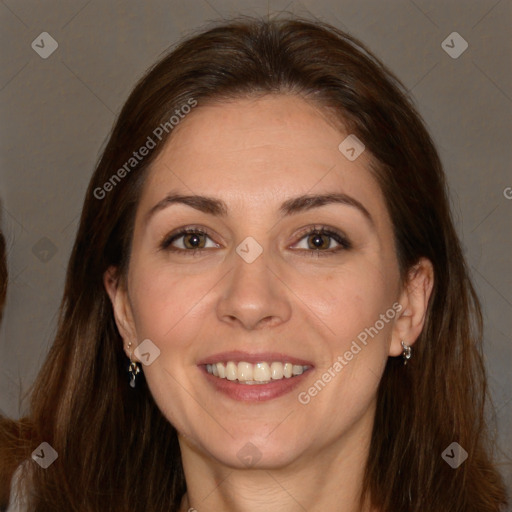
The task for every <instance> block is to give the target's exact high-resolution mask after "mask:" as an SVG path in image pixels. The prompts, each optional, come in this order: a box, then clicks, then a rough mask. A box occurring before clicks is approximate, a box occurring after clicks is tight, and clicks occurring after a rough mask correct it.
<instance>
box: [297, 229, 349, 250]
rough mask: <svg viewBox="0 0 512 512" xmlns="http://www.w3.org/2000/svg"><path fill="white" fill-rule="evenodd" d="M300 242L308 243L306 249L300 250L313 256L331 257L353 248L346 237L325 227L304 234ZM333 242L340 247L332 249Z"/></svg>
mask: <svg viewBox="0 0 512 512" xmlns="http://www.w3.org/2000/svg"><path fill="white" fill-rule="evenodd" d="M300 240H305V241H306V247H305V248H301V249H300V250H301V251H302V250H304V251H306V252H309V253H311V256H331V255H333V254H335V253H338V252H340V251H343V250H348V249H351V248H352V244H351V243H350V242H349V240H348V238H347V237H346V236H345V235H343V234H342V233H340V232H339V231H335V230H332V229H330V228H326V227H323V226H320V227H314V228H312V229H309V230H307V231H306V232H303V233H302V236H301V239H300ZM332 241H334V242H335V243H337V244H338V247H335V248H334V249H333V248H332V247H331V245H332Z"/></svg>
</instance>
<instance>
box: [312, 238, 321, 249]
mask: <svg viewBox="0 0 512 512" xmlns="http://www.w3.org/2000/svg"><path fill="white" fill-rule="evenodd" d="M313 244H314V245H315V246H316V247H317V248H318V247H321V246H322V235H313Z"/></svg>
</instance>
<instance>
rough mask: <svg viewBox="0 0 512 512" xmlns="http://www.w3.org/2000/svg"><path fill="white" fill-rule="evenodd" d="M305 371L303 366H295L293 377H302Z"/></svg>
mask: <svg viewBox="0 0 512 512" xmlns="http://www.w3.org/2000/svg"><path fill="white" fill-rule="evenodd" d="M303 371H304V369H303V368H302V366H299V365H298V364H294V365H293V367H292V375H302V372H303Z"/></svg>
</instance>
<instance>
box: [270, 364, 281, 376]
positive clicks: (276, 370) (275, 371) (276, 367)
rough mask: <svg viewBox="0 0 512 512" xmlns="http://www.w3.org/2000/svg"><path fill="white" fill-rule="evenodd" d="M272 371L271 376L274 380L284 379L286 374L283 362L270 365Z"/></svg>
mask: <svg viewBox="0 0 512 512" xmlns="http://www.w3.org/2000/svg"><path fill="white" fill-rule="evenodd" d="M270 372H271V377H272V378H273V379H274V380H279V379H282V378H283V376H284V373H283V363H272V364H271V365H270Z"/></svg>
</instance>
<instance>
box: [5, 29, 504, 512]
mask: <svg viewBox="0 0 512 512" xmlns="http://www.w3.org/2000/svg"><path fill="white" fill-rule="evenodd" d="M190 256H194V257H190ZM310 256H314V257H313V258H311V257H310ZM481 323H482V320H481V313H480V306H479V302H478V299H477V297H476V296H475V292H474V290H473V287H472V285H471V282H470V280H469V278H468V273H467V270H466V266H465V262H464V258H463V255H462V252H461V248H460V244H459V241H458V239H457V235H456V232H455V230H454V227H453V222H452V220H451V215H450V211H449V206H448V199H447V192H446V185H445V178H444V174H443V171H442V167H441V163H440V161H439V157H438V155H437V153H436V150H435V148H434V146H433V143H432V140H431V138H430V137H429V135H428V133H427V131H426V129H425V127H424V125H423V123H422V121H421V118H420V116H419V115H418V113H417V112H416V111H415V109H414V107H413V106H412V104H411V102H410V100H409V99H408V98H407V97H406V95H405V93H404V92H403V86H402V85H401V84H400V82H399V81H398V80H397V79H396V78H395V77H394V76H393V75H392V74H391V73H390V72H389V71H388V70H387V69H386V68H385V67H384V66H383V65H382V64H381V63H380V62H379V61H378V60H377V59H376V58H375V57H374V56H373V55H372V54H371V53H370V52H369V51H368V50H367V49H365V48H364V46H363V45H361V43H359V42H358V41H356V40H355V39H353V38H352V37H350V36H348V35H347V34H344V33H342V32H340V31H339V30H337V29H335V28H333V27H330V26H328V25H322V24H319V23H310V22H306V21H301V20H283V21H271V22H266V21H258V20H243V21H233V22H231V23H228V24H225V25H222V26H219V27H217V28H214V29H211V30H208V31H206V32H203V33H201V34H199V35H197V36H195V37H192V38H190V39H188V40H187V41H185V42H183V43H182V44H181V45H180V46H178V47H177V48H176V49H175V50H174V51H173V52H172V53H170V54H169V55H167V56H165V57H164V58H163V59H162V60H161V61H160V62H158V63H157V64H156V65H155V66H154V67H153V68H152V69H151V70H150V71H149V72H148V74H146V76H145V77H144V78H143V79H142V80H141V81H140V82H139V84H138V85H137V86H136V87H135V89H134V91H133V92H132V94H131V95H130V97H129V99H128V100H127V102H126V104H125V106H124V108H123V110H122V112H121V113H120V116H119V119H118V121H117V123H116V125H115V126H114V129H113V132H112V134H111V136H110V140H109V142H108V144H107V146H106V148H105V150H104V153H103V155H102V157H101V159H100V161H99V163H98V166H97V168H96V171H95V173H94V175H93V177H92V180H91V182H90V185H89V189H88V192H87V195H86V200H85V204H84V208H83V212H82V217H81V222H80V227H79V231H78V234H77V239H76V242H75V245H74V248H73V252H72V255H71V260H70V263H69V268H68V273H67V280H66V287H65V291H64V298H63V303H62V309H61V315H60V320H59V328H58V333H57V336H56V339H55V342H54V344H53V346H52V348H51V350H50V353H49V354H48V357H47V359H46V361H45V363H44V365H43V368H42V370H41V373H40V375H39V377H38V379H37V381H36V383H35V386H34V390H33V395H32V402H31V406H32V407H31V412H30V415H29V417H28V418H25V419H24V423H23V426H24V427H26V426H27V425H29V428H28V430H27V429H26V428H24V429H23V432H24V434H23V435H22V434H17V435H14V434H12V435H10V442H9V443H10V444H9V446H10V448H9V449H10V450H11V451H12V450H13V447H15V448H16V452H15V453H16V454H17V462H18V463H21V462H22V461H23V460H25V464H24V465H23V466H20V467H22V468H23V470H19V472H18V474H19V477H20V480H19V482H20V486H21V487H22V488H24V489H26V494H25V495H26V498H27V499H28V500H29V501H28V504H27V507H28V510H31V511H46V510H52V511H60V510H81V511H82V510H83V511H91V512H92V511H100V510H101V511H104V510H108V511H126V510H148V511H149V510H151V511H169V510H174V511H186V510H198V511H199V512H202V511H211V510H225V511H235V510H236V511H242V510H244V511H249V510H250V511H256V510H258V511H259V510H265V511H267V510H286V511H295V510H311V511H312V510H322V511H343V512H352V511H365V512H367V511H379V512H384V511H386V512H388V511H389V512H398V511H408V512H412V511H422V512H425V511H436V512H443V511H464V512H468V511H475V512H476V511H478V512H482V511H497V510H500V508H501V507H503V506H505V505H506V495H505V489H504V485H503V482H502V480H501V477H500V475H499V473H498V472H497V470H496V468H495V467H494V465H493V461H492V452H491V444H490V442H489V439H488V434H487V430H486V423H485V418H484V413H483V411H484V405H485V399H486V393H487V388H486V377H485V371H484V365H483V362H482V354H481V338H482V332H481ZM21 430H22V429H20V431H21ZM43 442H44V443H48V445H49V446H50V447H51V452H49V451H48V447H47V445H43V448H44V449H46V450H47V451H46V453H44V450H43V448H42V447H41V443H43ZM41 450H43V451H41ZM48 453H51V454H52V463H51V464H50V465H48V466H47V467H46V469H43V467H42V464H40V463H39V464H36V463H35V462H37V458H38V457H39V459H45V457H47V456H48ZM46 460H48V459H46ZM27 461H28V463H27ZM39 462H41V461H39Z"/></svg>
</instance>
